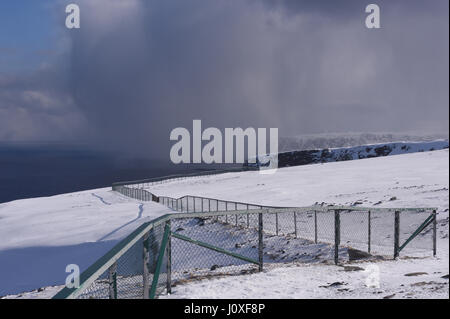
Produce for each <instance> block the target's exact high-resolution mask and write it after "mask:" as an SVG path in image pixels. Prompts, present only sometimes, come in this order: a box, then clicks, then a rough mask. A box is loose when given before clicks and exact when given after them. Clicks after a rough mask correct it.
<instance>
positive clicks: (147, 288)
mask: <svg viewBox="0 0 450 319" xmlns="http://www.w3.org/2000/svg"><path fill="white" fill-rule="evenodd" d="M143 246H144V249H143V265H142V266H143V268H144V272H143V274H142V286H143V289H144V293H143V297H144V299H148V298H149V291H150V279H149V278H150V269H149V266H150V255H149V233H148V232H147V233H146V234H145V235H144V237H143Z"/></svg>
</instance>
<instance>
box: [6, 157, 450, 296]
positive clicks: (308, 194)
mask: <svg viewBox="0 0 450 319" xmlns="http://www.w3.org/2000/svg"><path fill="white" fill-rule="evenodd" d="M448 160H449V154H448V150H442V151H433V152H424V153H415V154H407V155H397V156H389V157H382V158H372V159H363V160H356V161H347V162H336V163H326V164H314V165H307V166H298V167H291V168H283V169H279V170H278V171H277V172H276V173H275V174H273V175H264V174H259V173H258V172H241V173H228V174H222V175H215V176H204V177H195V178H189V179H186V180H180V181H170V182H167V183H163V184H159V185H153V186H151V187H150V189H151V191H152V192H153V193H156V194H157V195H166V196H173V197H181V196H184V195H198V196H206V197H213V198H219V199H225V200H235V201H242V202H250V203H255V204H262V205H274V206H310V205H313V204H316V203H319V204H320V203H327V204H341V205H362V206H369V207H370V206H374V207H438V208H439V209H438V213H439V214H438V254H437V257H435V258H433V257H426V258H420V259H407V258H405V259H400V260H398V261H377V262H373V263H368V262H365V263H359V264H352V266H358V267H361V268H363V269H366V272H364V270H359V271H345V270H346V269H345V268H343V267H339V266H334V265H329V264H311V265H309V264H306V265H305V264H294V265H292V264H291V265H290V266H284V267H281V268H276V269H271V270H267V271H264V272H263V273H259V274H252V275H241V276H229V277H224V278H219V279H217V278H216V279H206V280H202V281H198V282H191V283H187V284H179V285H177V286H175V287H174V288H173V294H172V295H171V296H170V297H171V298H188V297H189V298H192V297H194V298H195V297H197V298H215V297H216V298H292V297H293V298H381V297H386V296H388V297H390V296H392V295H394V294H395V295H394V296H393V297H394V298H408V297H412V298H429V297H432V298H448V291H449V290H448V277H447V279H445V278H441V277H442V276H445V275H448V272H449V260H448V258H449V254H448V251H449V247H448V246H449V239H448V208H449V190H448V189H449V185H448V184H449V166H448ZM139 207H142V208H143V212H142V215H141V213H140V211H141V209H140V208H139ZM167 212H169V210H168V209H166V208H164V207H163V206H161V205H158V204H154V203H145V204H143V206H140V203H139V202H138V201H135V200H132V199H129V198H126V197H123V196H121V195H118V194H115V193H113V192H111V191H110V190H109V189H100V190H92V191H86V192H79V193H73V194H65V195H59V196H54V197H49V198H39V199H29V200H20V201H15V202H11V203H6V204H2V205H0V234H1V237H2V241H3V242H1V243H0V295H1V294H5V293H2V290H3V291H7V293H18V292H23V291H29V290H32V289H36V288H39V287H44V286H52V285H57V284H61V283H63V281H64V278H65V276H66V274H65V272H64V270H65V265H67V264H69V263H79V264H80V263H81V264H82V265H80V266H82V267H81V268H82V269H84V268H86V267H87V266H89V265H90V264H92V263H93V262H94V261H95V260H96V259H97V258H98V257H100V256H101V255H102V254H103V253H105V252H106V250H108V249H109V248H110V247H112V246H113V245H114V244H115V243H116V242H117V241H118V240H119V239H120V238H123V237H124V236H125V235H126V234H127V233H129V232H130V231H131V230H133V229H135V228H136V227H137V225H138V224H139V223H142V222H143V221H146V220H149V219H153V218H154V217H156V216H159V215H161V214H165V213H167ZM373 265H375V266H378V267H379V282H380V287H379V288H367V287H366V285H365V283H366V279H367V277H368V276H369V275H370V273H372V272H373V269H372V268H371V267H372V266H373ZM346 266H348V265H346ZM34 268H36V269H34ZM367 269H369V270H370V269H372V272H371V271H369V270H367ZM347 270H349V269H348V268H347ZM417 272H419V273H422V272H424V273H427V274H420V275H418V274H416V275H414V276H405V275H406V274H409V273H417ZM330 284H331V286H330V287H327V286H329V285H330ZM56 291H57V288H55V287H47V288H45V289H44V290H42V291H35V292H30V293H25V294H24V293H22V294H20V296H15V297H20V298H36V297H41V298H44V297H50V296H51V295H52V293H53V292H56Z"/></svg>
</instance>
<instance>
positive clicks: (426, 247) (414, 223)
mask: <svg viewBox="0 0 450 319" xmlns="http://www.w3.org/2000/svg"><path fill="white" fill-rule="evenodd" d="M433 217H434V215H433V212H432V211H426V210H423V211H411V212H400V247H401V246H402V245H403V244H404V243H405V242H406V241H407V240H408V239H410V238H411V236H412V235H413V234H414V233H415V232H416V230H417V229H422V228H421V227H424V228H423V229H422V230H421V231H420V233H418V234H417V236H416V237H414V238H411V239H410V241H409V242H408V244H407V245H406V246H405V247H404V248H403V249H402V250H401V253H400V254H407V255H408V254H413V253H426V254H429V252H430V250H431V249H433V220H432V219H433Z"/></svg>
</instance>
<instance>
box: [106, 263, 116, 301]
mask: <svg viewBox="0 0 450 319" xmlns="http://www.w3.org/2000/svg"><path fill="white" fill-rule="evenodd" d="M108 286H109V299H117V263H116V262H115V263H114V264H112V265H111V267H109V269H108Z"/></svg>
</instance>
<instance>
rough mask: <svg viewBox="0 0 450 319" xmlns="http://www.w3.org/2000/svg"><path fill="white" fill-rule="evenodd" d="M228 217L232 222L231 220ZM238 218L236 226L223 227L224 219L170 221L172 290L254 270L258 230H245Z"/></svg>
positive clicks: (254, 216) (220, 217) (244, 225)
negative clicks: (199, 279) (186, 283)
mask: <svg viewBox="0 0 450 319" xmlns="http://www.w3.org/2000/svg"><path fill="white" fill-rule="evenodd" d="M235 216H237V215H235ZM248 216H249V219H250V220H254V219H257V216H256V215H255V214H249V215H248ZM229 217H230V221H231V220H234V219H233V218H231V217H234V216H231V215H230V216H229ZM238 217H239V219H238V220H241V221H242V224H240V225H239V223H238V226H236V225H235V223H232V224H227V223H225V216H224V215H220V216H210V217H196V218H180V219H176V220H172V221H171V226H172V235H171V260H172V273H171V277H172V285H173V286H174V285H177V284H180V283H185V282H189V281H192V280H194V279H198V278H207V277H211V276H217V275H231V274H242V273H248V272H253V271H256V270H257V269H258V265H257V263H258V229H257V228H256V227H253V228H247V226H246V225H247V224H246V220H247V218H246V216H238ZM244 221H245V223H244Z"/></svg>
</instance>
